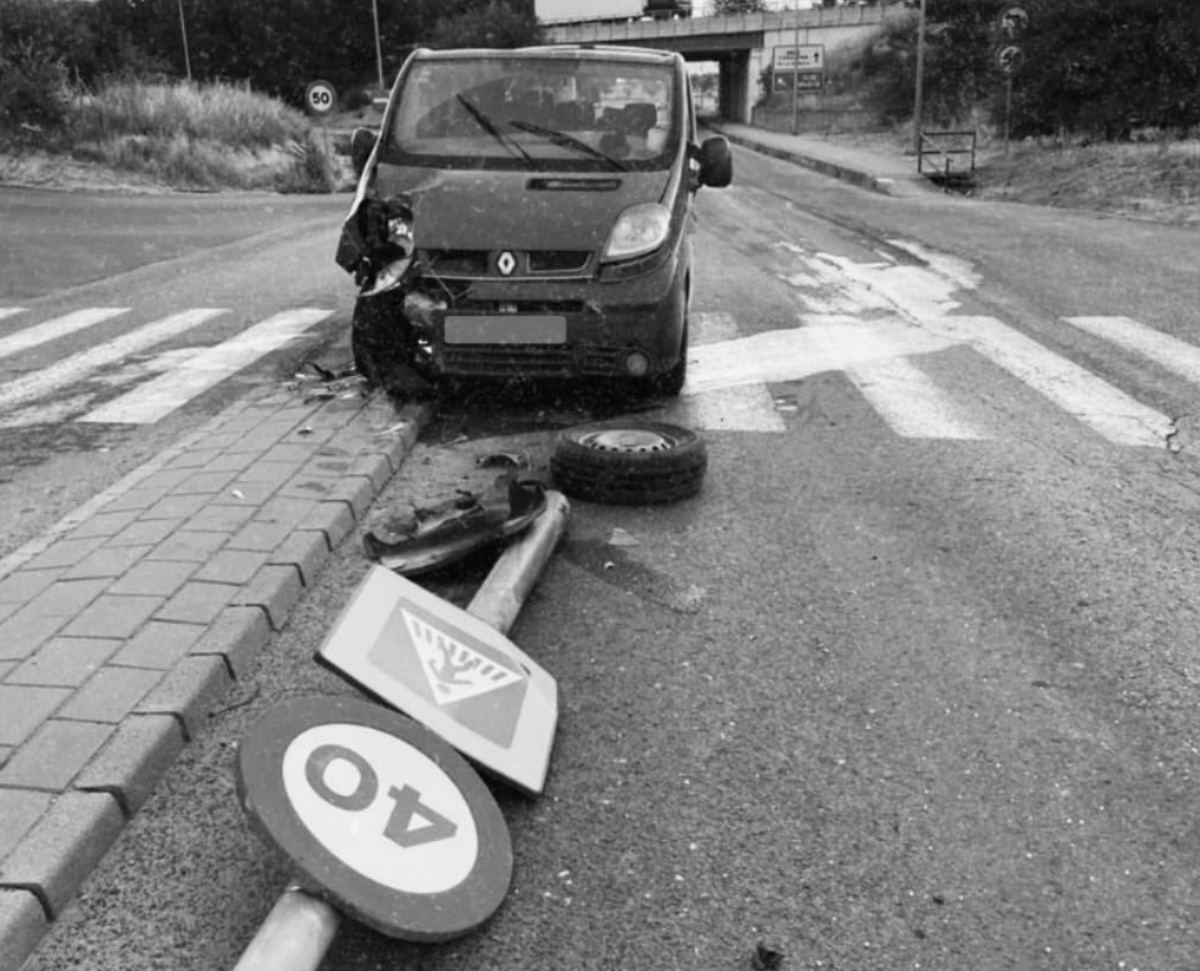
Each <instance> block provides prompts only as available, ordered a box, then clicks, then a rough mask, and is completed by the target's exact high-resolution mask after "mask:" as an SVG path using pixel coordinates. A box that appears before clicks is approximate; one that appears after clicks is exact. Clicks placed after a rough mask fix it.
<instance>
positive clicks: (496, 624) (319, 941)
mask: <svg viewBox="0 0 1200 971" xmlns="http://www.w3.org/2000/svg"><path fill="white" fill-rule="evenodd" d="M546 499H547V503H546V509H545V511H544V512H543V513H542V514H541V515H540V516H539V517H538V518H537V520H535V521H534V522H533V523H532V524H531V525H530V527H529V528H528V530H527V531H526V532H525V533H524V534H523V535H522V536H521V537H520V538H519V539H517V540H516V541H514V542H513V543H511V544H510V545H509V546H508V547H507V548H506V549H505V551H504V552H503V553H502V554H501V555H500V557H499V558H498V560H497V561H496V564H495V566H494V567H493V568H492V570H491V572H490V573H489V574H488V576H487V578H486V579H485V580H484V582H483V584H482V585H481V586H480V588H479V590H478V591H477V593H476V594H475V596H474V598H473V599H472V600H471V603H470V604H469V605H468V607H467V613H469V614H471V615H472V617H474V618H477V619H478V620H480V621H482V622H484V623H485V624H487V625H488V626H489V627H490V628H493V629H495V630H496V631H497V632H499V633H500V634H504V633H506V632H507V631H508V630H509V629H510V628H511V627H512V625H513V623H514V621H515V620H516V617H517V614H518V613H519V612H520V609H521V605H522V604H523V603H524V601H525V599H526V597H528V595H529V593H530V591H531V590H532V589H533V586H534V584H535V583H536V582H537V579H538V577H539V576H540V575H541V572H542V570H543V569H544V568H545V566H546V564H547V563H548V562H549V560H550V557H551V555H552V554H553V552H554V548H555V546H556V545H557V544H558V541H559V539H560V537H561V536H562V534H563V532H564V530H565V528H566V524H567V518H568V516H569V513H570V506H569V503H568V502H567V500H566V498H565V497H564V496H563V495H562V494H561V493H558V492H548V493H547V494H546ZM356 703H357V701H354V702H351V701H346V702H344V704H345V705H347V706H350V705H353V704H356ZM381 710H382V709H381ZM268 717H269V716H268ZM293 720H294V719H293ZM351 720H353V719H351ZM341 727H345V726H341ZM362 730H363V731H369V729H362ZM434 737H435V739H436V736H434ZM437 741H439V742H440V739H438V740H437ZM326 747H328V746H326ZM351 754H353V753H351ZM451 754H454V753H453V750H451ZM310 761H311V758H310ZM481 788H482V785H481ZM539 788H540V786H539ZM360 791H361V789H359V790H355V792H354V793H353V794H352V795H355V796H356V795H357V794H358V793H359V792H360ZM394 792H395V790H393V793H394ZM339 798H348V797H344V796H342V797H339ZM399 805H400V804H399V801H397V808H399ZM416 806H417V816H418V817H424V821H425V822H426V826H425V827H424V828H418V829H415V830H409V833H410V835H409V837H408V838H409V839H410V840H411V839H421V838H422V835H421V834H422V833H424V832H426V831H428V830H429V829H430V828H434V829H436V825H432V826H431V824H430V823H429V820H430V819H434V821H435V824H436V823H437V822H439V821H440V823H442V824H445V823H446V820H444V819H441V818H440V814H439V813H437V812H436V811H433V810H432V809H431V808H430V807H426V806H422V805H421V802H420V796H419V795H418V798H417V802H416ZM411 812H412V811H411V809H410V814H411ZM496 812H497V813H498V810H497V811H496ZM495 825H496V824H495V823H494V822H492V823H491V828H492V829H493V832H491V833H490V834H489V833H488V832H486V831H484V832H480V833H479V834H478V836H479V838H480V840H481V842H486V840H485V839H484V838H485V837H487V836H489V835H491V836H497V835H501V834H498V833H496V832H495V831H494V828H495ZM499 825H500V827H501V828H502V827H503V818H502V817H499ZM487 828H488V827H486V826H485V827H483V829H485V830H486V829H487ZM502 835H503V838H504V840H505V841H507V830H504V831H503V834H502ZM504 850H506V851H507V853H508V861H507V862H508V866H509V872H511V847H508V846H507V845H506V846H505V847H504ZM500 866H501V864H500V863H496V862H495V861H493V864H492V869H498V868H499V867H500ZM496 879H498V878H494V879H493V881H492V882H493V884H494V883H495V882H496ZM507 881H508V875H507V874H505V875H504V876H503V883H504V886H503V890H502V891H501V895H502V894H503V892H504V891H506V889H507ZM493 890H494V888H493ZM497 905H498V904H497ZM341 922H342V914H341V912H340V911H339V910H338V908H337V907H335V906H334V905H333V904H332V903H330V902H329V901H327V900H324V899H322V898H320V897H317V896H315V895H313V894H311V893H309V892H308V891H306V890H305V889H304V888H303V887H302V886H300V885H299V884H296V883H294V884H292V885H290V886H288V888H287V889H286V890H284V892H283V893H282V894H281V895H280V897H279V900H278V901H276V903H275V906H274V907H273V908H272V909H271V912H270V913H269V914H268V915H267V918H266V920H265V921H264V922H263V924H262V926H261V927H260V928H259V930H258V932H257V934H255V936H254V939H253V940H252V941H251V942H250V944H249V946H248V947H247V948H246V950H245V951H244V952H243V954H242V956H241V959H240V960H239V961H238V963H237V965H236V966H235V968H234V971H316V968H317V967H318V966H319V965H320V963H321V960H322V958H323V957H324V955H325V953H326V951H328V949H329V947H330V945H331V944H332V942H333V938H334V936H335V935H336V933H337V930H338V927H339V926H340V925H341ZM449 936H451V935H448V934H443V935H441V937H440V938H439V937H438V936H437V935H433V934H430V935H428V936H425V937H423V938H422V936H421V935H413V939H426V940H437V939H445V938H446V937H449Z"/></svg>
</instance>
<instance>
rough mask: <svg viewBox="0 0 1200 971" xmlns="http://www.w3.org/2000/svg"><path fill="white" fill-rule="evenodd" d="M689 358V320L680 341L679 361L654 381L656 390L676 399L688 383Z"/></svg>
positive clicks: (685, 324)
mask: <svg viewBox="0 0 1200 971" xmlns="http://www.w3.org/2000/svg"><path fill="white" fill-rule="evenodd" d="M687 358H688V325H687V320H686V319H685V320H684V322H683V336H682V337H681V338H680V341H679V360H678V361H676V362H675V366H674V367H673V368H671V370H669V371H667V372H666V373H665V374H660V375H659V376H658V377H657V378H655V379H654V390H655V391H656V392H657V393H658V394H660V395H663V396H664V397H667V398H676V397H678V396H679V392H681V391H682V390H683V386H684V383H685V382H686V381H687V363H688V362H687Z"/></svg>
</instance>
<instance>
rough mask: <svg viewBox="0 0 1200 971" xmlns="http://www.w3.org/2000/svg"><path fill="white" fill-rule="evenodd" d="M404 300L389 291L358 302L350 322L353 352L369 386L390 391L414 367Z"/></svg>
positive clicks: (356, 367) (355, 303)
mask: <svg viewBox="0 0 1200 971" xmlns="http://www.w3.org/2000/svg"><path fill="white" fill-rule="evenodd" d="M403 301H404V296H403V294H402V293H400V292H399V291H387V292H385V293H381V294H378V295H377V296H374V297H362V296H360V297H359V298H358V299H357V300H356V301H355V302H354V316H353V317H352V318H351V322H350V352H351V353H352V354H353V355H354V367H355V369H356V370H357V371H358V373H359V374H361V375H362V376H363V377H364V378H366V379H367V382H368V383H369V384H372V385H375V386H377V387H381V388H387V389H390V385H392V384H393V383H395V377H394V376H395V375H396V374H397V373H398V372H401V371H403V370H404V369H406V368H410V367H411V360H412V353H411V349H410V346H409V341H408V336H407V335H408V321H406V320H405V319H404V303H403Z"/></svg>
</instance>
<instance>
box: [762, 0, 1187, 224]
mask: <svg viewBox="0 0 1200 971" xmlns="http://www.w3.org/2000/svg"><path fill="white" fill-rule="evenodd" d="M907 6H909V7H912V6H915V4H907ZM926 6H927V18H926V32H925V41H926V49H925V66H924V67H925V69H924V73H923V76H924V90H923V101H924V112H923V123H922V130H923V131H929V130H943V131H946V130H968V131H974V132H976V133H977V135H978V144H979V157H978V158H979V168H978V171H977V179H976V186H975V190H974V191H975V193H976V195H978V196H981V197H984V198H994V199H1006V200H1012V201H1020V202H1030V203H1040V204H1049V205H1058V206H1065V207H1072V208H1086V209H1094V210H1098V211H1104V212H1110V213H1114V214H1120V215H1124V216H1136V217H1142V218H1151V219H1160V220H1167V221H1172V222H1178V223H1186V224H1193V225H1200V219H1198V218H1197V205H1198V200H1200V147H1198V146H1200V142H1198V141H1197V136H1198V135H1200V16H1197V10H1196V0H1018V2H1013V0H927V2H926ZM1014 8H1017V9H1019V10H1020V11H1023V12H1024V14H1025V15H1026V16H1025V18H1024V19H1017V20H1016V21H1013V20H1011V19H1006V16H1005V15H1006V13H1008V12H1009V11H1012V10H1013V9H1014ZM888 10H889V11H890V14H889V17H888V18H887V20H886V26H885V29H884V31H883V33H882V34H881V35H880V36H879V37H878V38H877V39H876V41H875V42H874V43H873V44H872V45H871V46H869V47H867V48H865V49H863V50H859V51H855V52H852V53H849V54H843V53H842V52H835V53H834V54H832V55H831V56H830V58H829V64H828V68H827V71H828V73H827V80H826V87H825V90H824V92H823V93H822V94H821V95H820V96H815V95H814V96H808V97H806V98H805V101H806V103H808V104H809V105H811V106H812V107H813V108H815V109H818V110H819V111H820V112H821V113H820V114H819V115H814V116H819V117H822V118H828V119H829V121H828V123H826V124H825V125H824V127H823V129H822V133H823V134H828V135H830V136H831V137H843V138H848V139H855V140H862V141H864V142H869V141H871V140H872V139H874V140H876V143H878V144H883V145H886V146H888V147H889V148H890V150H893V151H895V150H901V151H904V150H911V146H912V144H913V141H914V134H913V109H914V103H915V93H916V92H915V79H916V60H917V40H918V38H917V16H916V13H915V11H913V10H911V9H910V10H908V11H907V12H905V10H904V9H903V7H902V6H901V5H900V4H899V3H897V4H895V5H892V6H890V7H888ZM1012 49H1015V50H1016V52H1017V54H1016V56H1015V57H1013V58H1011V59H1009V60H1008V61H1007V63H1008V64H1009V66H1010V67H1011V69H1012V70H1011V72H1006V71H1005V70H1004V69H1003V68H1002V66H1001V63H1002V62H1001V57H1000V55H1001V52H1003V51H1005V50H1012ZM839 55H840V56H839ZM760 81H761V85H762V90H763V97H762V101H761V104H762V105H764V106H765V107H766V108H767V110H768V112H770V111H771V109H772V108H773V109H774V111H775V113H776V115H777V117H779V118H783V119H785V120H790V94H789V93H788V92H786V91H785V92H779V91H776V90H775V85H774V79H773V78H772V77H771V72H770V70H769V69H768V70H766V71H764V72H763V76H762V78H761V79H760ZM1005 130H1007V131H1008V132H1009V134H1010V138H1009V145H1008V151H1007V152H1005V151H1004V132H1005ZM839 132H841V133H842V134H838V133H839Z"/></svg>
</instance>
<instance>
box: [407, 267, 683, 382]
mask: <svg viewBox="0 0 1200 971" xmlns="http://www.w3.org/2000/svg"><path fill="white" fill-rule="evenodd" d="M680 268H681V267H680V261H679V259H678V258H676V257H675V256H674V255H672V256H671V257H670V258H668V259H666V260H663V261H661V262H660V263H659V264H658V265H657V266H655V267H654V268H653V269H651V270H650V271H649V272H646V273H643V274H640V275H637V276H632V277H629V278H626V279H616V280H587V281H547V280H536V281H534V280H511V281H509V280H505V281H501V280H495V279H488V280H478V281H474V282H472V284H471V286H470V288H469V290H468V291H467V295H466V296H465V297H463V298H459V299H457V300H454V301H453V302H448V301H447V300H446V299H445V298H443V299H440V300H439V299H437V298H436V297H434V298H433V299H428V300H414V299H410V300H408V301H406V316H407V318H408V322H409V324H410V326H411V327H412V333H413V337H414V338H415V340H416V348H417V354H418V360H417V363H418V364H419V365H422V366H424V367H425V368H426V369H427V370H429V371H430V372H431V373H433V374H440V375H449V376H464V377H465V376H479V377H521V378H534V377H547V378H550V377H587V376H594V377H638V378H640V377H654V376H655V375H658V374H663V373H665V372H667V371H669V370H670V369H671V368H672V367H673V366H674V365H675V364H676V362H677V361H678V358H679V353H680V343H681V340H682V334H683V322H684V320H685V317H686V307H685V302H686V292H685V287H684V285H683V280H682V279H680ZM422 289H423V290H424V292H425V293H427V294H430V295H433V294H434V293H435V291H434V290H433V289H432V288H429V287H424V288H422Z"/></svg>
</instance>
